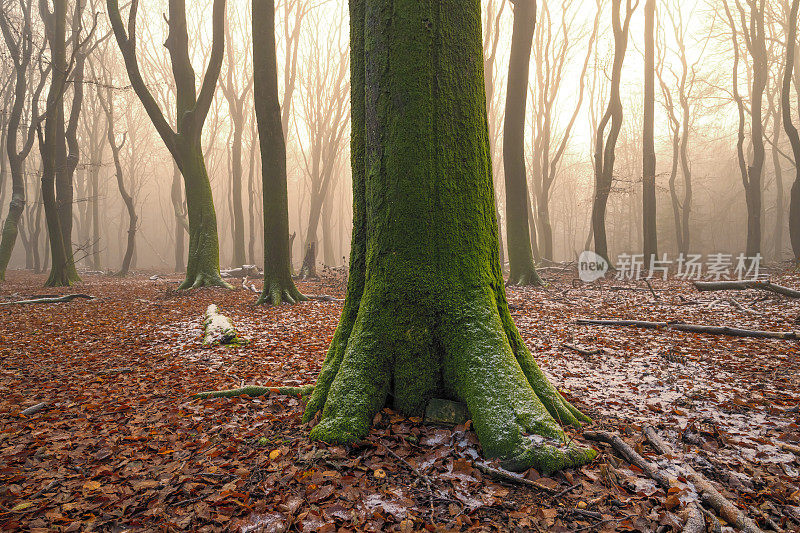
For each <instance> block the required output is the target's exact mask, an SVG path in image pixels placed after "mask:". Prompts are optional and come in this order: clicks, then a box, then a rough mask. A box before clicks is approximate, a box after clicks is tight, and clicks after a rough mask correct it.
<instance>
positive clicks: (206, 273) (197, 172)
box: [106, 0, 230, 289]
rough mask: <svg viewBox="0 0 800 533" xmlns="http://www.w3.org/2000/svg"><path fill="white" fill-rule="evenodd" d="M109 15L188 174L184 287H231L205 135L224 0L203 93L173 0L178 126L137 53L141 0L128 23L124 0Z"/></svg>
mask: <svg viewBox="0 0 800 533" xmlns="http://www.w3.org/2000/svg"><path fill="white" fill-rule="evenodd" d="M106 5H107V7H108V15H109V18H110V20H111V27H112V28H113V30H114V36H115V37H116V40H117V44H119V48H120V51H121V52H122V57H123V58H124V60H125V68H126V70H127V71H128V78H129V79H130V82H131V85H132V87H133V89H134V91H135V92H136V95H137V96H138V97H139V100H141V102H142V105H143V106H144V108H145V111H146V112H147V115H148V116H149V117H150V120H151V121H152V122H153V125H154V126H155V128H156V131H158V134H159V136H160V137H161V139H162V140H163V141H164V144H165V145H166V147H167V149H168V150H169V152H170V154H172V157H173V158H174V160H175V163H176V164H177V165H178V168H179V169H180V171H181V174H182V175H183V181H184V191H185V194H186V204H187V211H188V216H189V258H188V261H187V265H186V279H185V280H184V282H183V283H182V284H181V285H180V287H179V288H180V289H189V288H196V287H204V286H223V287H230V286H229V285H228V284H227V283H225V282H224V281H223V280H222V278H221V277H220V274H219V238H218V235H217V215H216V212H215V210H214V199H213V195H212V193H211V184H210V183H209V180H208V173H207V171H206V164H205V159H204V156H203V150H202V147H201V143H200V139H201V134H202V132H203V125H204V123H205V120H206V117H207V116H208V111H209V109H210V108H211V102H212V100H213V99H214V92H215V90H216V86H217V81H218V79H219V74H220V71H221V69H222V61H223V55H224V49H225V0H214V4H213V8H212V32H213V41H212V45H211V56H210V58H209V61H208V67H207V69H206V72H205V75H204V77H203V83H202V85H201V87H200V91H199V93H198V91H197V87H196V86H195V72H194V69H193V67H192V63H191V60H190V58H189V34H188V31H187V27H186V0H169V17H168V20H167V22H168V24H169V36H168V38H167V42H166V43H165V47H166V48H167V50H168V52H169V55H170V60H171V63H172V72H173V76H174V78H175V86H176V121H175V122H176V129H174V130H173V128H172V126H170V124H169V123H168V122H167V120H166V118H165V117H164V114H163V113H162V112H161V109H160V107H159V105H158V103H157V102H156V100H155V98H154V97H153V95H152V93H151V92H150V89H149V88H148V87H147V85H146V84H145V81H144V79H143V78H142V74H141V72H140V71H139V62H138V59H137V58H136V14H137V10H138V6H139V2H138V0H132V2H131V6H130V11H129V13H128V25H127V28H126V27H125V25H124V24H123V22H122V15H121V14H120V9H119V1H118V0H107V1H106Z"/></svg>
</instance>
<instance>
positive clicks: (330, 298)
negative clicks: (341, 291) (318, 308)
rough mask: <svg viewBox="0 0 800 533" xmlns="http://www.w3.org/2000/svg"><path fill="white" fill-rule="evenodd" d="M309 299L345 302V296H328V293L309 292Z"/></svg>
mask: <svg viewBox="0 0 800 533" xmlns="http://www.w3.org/2000/svg"><path fill="white" fill-rule="evenodd" d="M306 296H307V297H308V299H309V300H317V301H318V302H343V301H344V299H343V298H334V297H333V296H328V295H327V294H319V295H317V294H308V295H306Z"/></svg>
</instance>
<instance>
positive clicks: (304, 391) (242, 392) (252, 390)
mask: <svg viewBox="0 0 800 533" xmlns="http://www.w3.org/2000/svg"><path fill="white" fill-rule="evenodd" d="M312 392H314V385H301V386H299V387H259V386H256V385H248V386H247V387H242V388H241V389H228V390H220V391H207V392H200V393H197V394H195V395H194V396H192V398H197V399H201V400H202V399H207V398H235V397H237V396H251V397H253V398H257V397H258V396H268V395H269V394H280V395H283V396H301V397H302V398H303V399H304V400H305V399H306V398H307V397H308V396H309V395H310V394H311V393H312Z"/></svg>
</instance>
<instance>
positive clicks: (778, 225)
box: [772, 105, 786, 261]
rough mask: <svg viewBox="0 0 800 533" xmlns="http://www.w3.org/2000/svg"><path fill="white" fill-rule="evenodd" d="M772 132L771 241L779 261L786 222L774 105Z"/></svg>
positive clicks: (778, 120)
mask: <svg viewBox="0 0 800 533" xmlns="http://www.w3.org/2000/svg"><path fill="white" fill-rule="evenodd" d="M773 127H774V130H773V134H772V168H773V169H774V171H775V229H774V231H773V239H772V240H773V241H774V246H775V254H774V257H775V260H776V261H780V260H781V258H782V256H783V228H784V226H785V224H786V215H785V208H784V204H785V201H784V199H783V196H784V194H783V169H782V168H781V154H780V152H779V151H778V150H779V149H778V142H779V141H780V137H781V110H780V106H779V105H778V106H776V107H775V110H774V114H773Z"/></svg>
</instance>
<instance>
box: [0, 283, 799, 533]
mask: <svg viewBox="0 0 800 533" xmlns="http://www.w3.org/2000/svg"><path fill="white" fill-rule="evenodd" d="M546 277H548V278H549V280H550V286H549V287H548V288H546V289H518V288H510V289H508V295H509V301H510V303H511V306H512V313H513V315H514V318H515V321H516V324H517V326H518V327H519V329H520V331H521V333H522V335H523V337H524V338H525V340H526V342H527V344H528V346H529V347H530V348H531V350H532V352H533V353H534V355H535V357H536V358H537V360H538V361H539V363H540V365H541V366H542V367H543V369H544V370H545V372H546V373H547V374H548V375H549V376H550V377H551V378H552V379H553V381H554V383H556V385H557V386H558V387H559V388H560V389H561V390H562V391H563V392H564V394H565V396H566V397H568V398H569V399H571V400H573V401H574V403H575V404H576V405H577V406H578V407H580V408H581V409H583V410H584V411H585V412H587V413H588V414H590V415H591V416H592V417H594V420H595V422H594V424H593V428H594V429H606V430H609V431H614V432H617V433H619V434H620V435H622V436H623V437H624V438H625V440H626V441H627V442H628V443H630V444H631V445H632V446H633V447H634V449H636V450H637V451H638V452H640V453H641V454H643V455H644V456H645V457H646V458H648V459H649V460H651V461H656V455H655V453H654V451H653V449H652V448H650V446H649V445H648V444H646V443H644V442H643V438H642V428H643V426H644V425H652V426H654V427H655V428H656V429H657V430H658V432H659V433H660V434H661V435H662V436H663V437H664V439H665V440H666V441H668V442H669V443H671V444H672V446H673V447H674V448H676V449H678V450H680V451H681V452H682V454H683V459H681V460H683V461H685V462H687V463H689V464H691V465H692V466H694V468H695V469H697V470H698V471H700V472H702V473H704V474H705V476H706V477H707V478H709V479H710V480H712V481H713V482H714V483H715V484H716V486H717V488H718V489H719V490H720V491H721V492H722V493H723V495H726V496H727V497H728V499H729V500H731V501H732V502H734V503H735V504H736V505H737V506H738V507H739V509H741V510H743V511H744V512H746V513H747V514H748V515H749V516H750V517H751V518H753V519H755V520H756V521H757V522H758V523H759V525H760V526H761V527H762V528H764V529H769V528H778V529H780V530H788V531H800V476H799V475H798V470H800V457H798V456H797V455H795V453H792V451H791V450H792V449H794V450H795V452H796V450H797V448H796V447H797V446H798V445H799V444H800V426H799V425H800V414H798V412H797V406H798V405H800V355H799V354H800V341H797V340H765V339H742V338H735V337H725V336H718V335H707V334H692V333H682V332H678V331H673V330H645V329H632V328H611V327H598V326H582V325H577V324H576V323H575V320H576V319H577V318H623V319H637V320H657V321H683V322H687V323H702V324H710V325H727V326H734V325H735V326H739V327H743V328H751V329H763V330H779V331H792V330H795V329H797V330H800V326H798V325H797V322H796V320H797V319H798V317H799V316H800V300H791V299H787V298H785V297H780V296H777V295H774V294H770V293H764V292H755V291H746V292H735V293H734V292H730V293H699V292H697V291H696V290H695V289H694V288H693V287H692V286H691V284H689V283H686V282H681V281H677V280H669V281H666V282H664V281H655V282H653V288H654V289H655V291H654V292H655V295H657V298H656V297H654V294H653V292H651V291H650V290H649V289H647V288H646V287H645V286H644V285H636V284H633V283H632V282H630V283H627V284H626V283H623V282H614V281H608V282H604V284H599V285H598V284H593V285H585V284H580V283H576V282H575V280H574V278H575V277H576V276H575V273H574V272H570V271H563V272H561V271H559V270H558V269H552V270H548V271H547V272H546ZM8 278H9V280H8V281H7V282H5V283H3V284H2V285H0V302H4V301H14V300H18V299H21V298H26V297H31V296H37V295H45V294H51V295H55V294H67V293H74V292H80V293H87V294H90V295H92V296H94V297H95V299H94V300H90V301H87V300H73V301H71V302H69V303H58V304H46V305H45V304H43V305H11V306H0V338H2V343H0V529H5V530H20V529H21V530H39V531H58V530H62V531H87V530H97V531H124V530H137V531H139V530H143V531H162V530H166V531H169V530H175V531H178V530H201V531H221V530H240V531H247V532H255V531H276V532H277V531H287V530H288V531H323V532H331V531H419V530H423V529H425V530H428V531H467V530H470V531H471V530H478V531H483V530H489V531H493V530H497V531H573V532H577V531H642V532H652V531H664V532H668V531H680V529H681V524H682V516H681V515H682V513H683V512H684V511H685V510H686V508H687V507H686V505H687V502H688V501H689V500H691V499H692V498H693V497H695V496H696V494H695V493H694V492H693V490H692V487H691V485H690V484H688V483H686V482H685V481H686V480H685V479H684V478H683V477H682V476H681V475H680V474H675V473H674V472H675V470H674V469H672V468H670V467H669V466H668V465H667V464H666V463H664V462H663V461H662V462H661V463H659V464H660V468H663V469H664V470H665V471H666V472H667V473H671V475H674V476H676V477H675V480H674V481H675V486H674V487H673V488H672V489H670V491H669V494H666V493H665V492H664V491H663V490H662V489H661V488H658V487H657V486H656V485H655V483H653V481H652V480H650V479H649V478H648V477H647V476H646V475H645V474H644V473H643V472H642V471H641V470H639V469H638V468H636V467H632V466H631V465H629V464H628V463H627V462H626V461H625V460H623V459H621V458H620V457H619V456H618V455H617V454H616V453H615V452H614V450H612V448H611V447H609V446H606V445H603V444H598V443H589V442H587V441H586V440H585V439H584V438H583V437H582V436H581V434H580V433H578V434H574V432H571V431H570V434H571V435H573V437H574V438H575V439H577V440H578V441H579V442H583V443H585V444H586V445H595V446H597V447H598V449H599V450H600V451H601V454H600V455H599V457H598V459H597V460H596V461H595V462H594V463H592V464H590V465H587V466H585V467H583V468H581V469H578V470H572V471H566V472H563V473H558V474H555V475H553V476H552V477H546V478H545V477H540V476H539V474H538V473H537V472H536V471H529V472H527V473H526V474H525V477H524V479H526V480H528V481H533V484H530V483H529V484H523V483H524V482H522V481H512V482H508V481H503V480H500V479H497V478H494V477H491V476H489V475H487V474H485V473H484V472H483V471H481V470H479V468H478V466H480V465H481V464H482V463H481V461H480V459H479V456H478V453H479V452H480V446H479V445H478V443H477V439H476V437H475V435H474V433H473V432H472V431H471V430H470V429H469V422H468V423H467V424H466V425H463V426H456V427H454V428H443V427H435V426H429V425H426V424H423V421H422V420H420V419H413V418H412V419H406V418H403V417H401V416H399V415H397V414H396V413H393V412H391V411H390V410H388V409H387V410H384V411H383V412H381V413H380V414H378V415H377V416H376V417H375V420H374V427H373V430H372V432H371V433H370V435H369V437H368V438H367V439H366V440H364V441H363V442H360V443H358V445H357V446H353V447H341V446H327V445H324V444H320V443H316V442H311V441H309V439H308V431H309V426H308V425H306V424H302V423H301V421H300V418H301V415H302V411H303V406H302V401H301V400H300V399H299V398H294V397H286V396H279V395H277V394H273V395H270V396H267V397H261V398H255V399H253V398H249V397H244V398H231V399H213V400H194V399H192V398H191V395H192V394H193V393H196V392H199V391H205V390H214V389H222V388H232V387H239V386H241V385H243V384H263V385H286V384H289V385H291V384H305V383H313V382H314V380H315V378H316V376H317V373H318V371H319V369H320V366H321V363H322V361H323V359H324V356H325V353H326V349H327V347H328V344H329V342H330V340H331V337H332V336H333V332H334V329H335V327H336V324H337V321H338V318H339V314H340V312H341V303H340V302H335V301H334V302H323V301H310V302H304V303H302V304H299V305H296V306H288V305H283V306H280V307H277V308H273V307H263V306H262V307H259V306H256V305H255V300H256V295H255V294H253V293H252V292H250V291H246V290H243V289H241V288H238V289H237V290H235V291H225V290H221V289H203V290H197V291H192V292H176V291H175V290H174V289H175V287H176V284H177V282H178V281H179V279H180V278H179V276H178V275H173V276H167V277H163V278H159V279H156V280H151V279H148V275H144V274H142V275H138V276H134V277H130V278H128V279H117V278H112V277H103V276H99V275H90V274H87V275H85V276H84V281H83V282H82V283H80V284H79V285H78V286H77V287H74V288H72V289H44V288H42V284H43V282H44V277H43V276H36V275H32V274H28V273H23V272H10V273H9V275H8ZM772 281H774V282H777V283H780V284H783V285H788V286H792V287H796V288H797V287H800V275H798V274H796V273H789V272H783V273H779V272H775V273H773V274H772ZM255 284H256V286H257V287H260V283H259V282H258V281H255ZM299 287H300V289H301V290H302V291H303V292H306V293H309V294H328V295H331V296H334V297H336V298H343V296H344V289H345V279H344V274H342V273H337V272H331V271H328V272H327V273H325V274H324V275H323V277H322V279H321V280H320V281H316V282H309V283H300V284H299ZM615 287H616V288H615ZM601 289H602V290H601ZM211 303H215V304H217V305H219V307H220V310H221V311H222V312H223V313H225V314H226V315H228V316H229V317H230V318H231V319H232V320H233V322H234V324H235V325H236V327H237V328H238V329H239V331H240V333H241V334H242V335H243V336H244V337H246V338H248V339H250V340H251V342H250V343H249V344H247V345H245V346H241V347H236V348H224V347H216V348H205V347H203V346H202V343H201V327H202V318H203V313H204V311H205V309H206V307H207V306H208V305H209V304H211ZM565 344H569V345H571V346H572V347H577V348H579V349H580V350H581V351H576V350H574V349H573V348H570V347H567V346H565ZM40 402H46V403H47V404H48V405H47V407H46V408H45V409H43V410H41V411H39V412H37V413H35V414H32V415H30V416H25V415H22V414H21V411H23V410H24V409H26V408H28V407H31V406H33V405H35V404H38V403H40ZM787 445H788V446H787ZM792 446H794V447H795V448H792ZM676 461H677V459H676ZM711 524H712V521H711V519H709V525H711ZM723 530H727V531H730V530H731V529H730V528H729V527H726V526H724V522H723Z"/></svg>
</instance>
